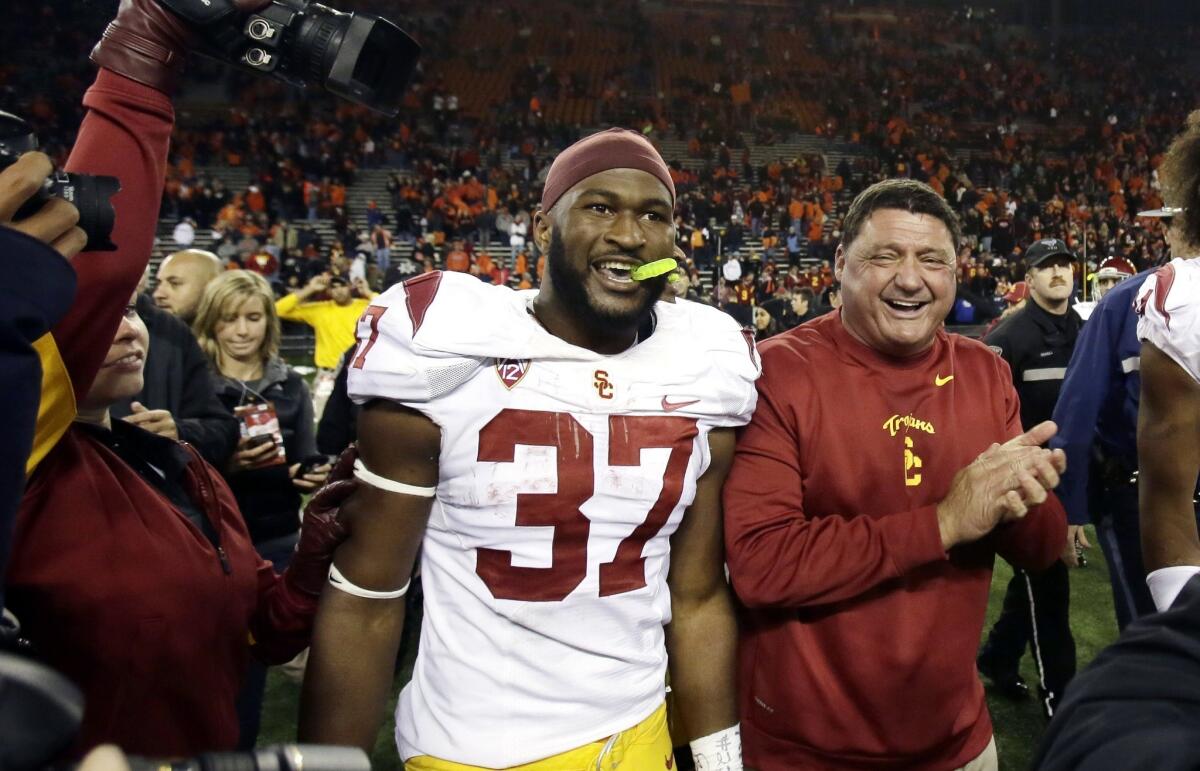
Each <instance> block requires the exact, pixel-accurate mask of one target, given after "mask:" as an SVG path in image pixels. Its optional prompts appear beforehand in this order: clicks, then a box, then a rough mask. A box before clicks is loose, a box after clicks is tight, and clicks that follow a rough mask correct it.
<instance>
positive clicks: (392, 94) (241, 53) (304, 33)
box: [158, 0, 421, 116]
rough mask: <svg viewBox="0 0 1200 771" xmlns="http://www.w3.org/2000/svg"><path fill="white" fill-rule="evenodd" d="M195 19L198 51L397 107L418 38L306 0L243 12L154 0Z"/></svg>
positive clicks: (388, 109) (206, 0)
mask: <svg viewBox="0 0 1200 771" xmlns="http://www.w3.org/2000/svg"><path fill="white" fill-rule="evenodd" d="M158 1H159V2H160V3H161V4H162V5H163V6H164V7H166V8H168V9H170V10H171V11H172V12H174V13H175V14H176V15H178V16H179V17H181V18H182V19H184V20H185V21H187V22H188V23H189V24H191V25H193V26H194V27H195V28H196V30H197V31H198V32H199V33H200V36H201V38H202V40H203V42H204V45H203V46H202V47H201V48H199V49H198V51H197V52H198V53H200V54H202V55H205V56H209V57H211V58H214V59H217V60H219V61H222V62H226V63H229V64H234V65H238V66H240V67H243V68H245V69H248V70H251V71H253V72H261V73H267V74H270V75H274V76H275V77H277V78H279V79H280V80H284V81H286V82H288V83H291V84H293V85H297V86H301V87H307V86H314V85H315V86H320V87H321V88H324V89H325V90H326V91H329V92H330V93H332V94H336V95H337V96H340V97H342V98H344V99H349V100H350V101H352V102H357V103H359V104H363V105H366V106H367V107H369V108H371V109H372V110H376V111H377V112H381V113H384V114H385V115H389V116H391V115H395V114H396V113H398V112H399V111H400V97H401V96H402V95H403V94H404V88H405V86H406V85H407V83H408V79H409V77H411V76H412V74H413V71H414V70H415V69H416V66H417V59H418V58H419V57H420V54H421V46H420V45H418V44H417V42H416V41H415V40H413V39H412V38H411V37H409V36H408V35H407V34H406V33H405V32H404V31H403V30H401V29H400V28H399V27H397V26H396V25H395V24H393V23H392V22H390V21H388V20H387V19H385V18H383V17H380V16H375V15H374V14H369V13H344V12H342V11H338V10H335V9H333V8H330V7H328V6H325V5H321V4H320V3H315V2H310V1H309V0H272V2H271V3H269V4H268V5H267V6H266V7H264V8H261V9H259V10H258V11H256V12H254V13H242V12H241V11H239V10H238V9H237V8H236V7H235V6H234V4H233V0H158Z"/></svg>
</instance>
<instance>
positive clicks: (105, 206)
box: [0, 110, 121, 252]
mask: <svg viewBox="0 0 1200 771" xmlns="http://www.w3.org/2000/svg"><path fill="white" fill-rule="evenodd" d="M36 149H38V141H37V135H35V134H34V133H33V129H32V128H30V126H29V124H28V123H26V122H25V121H24V120H23V119H21V118H18V117H17V116H16V115H13V114H12V113H7V112H4V111H3V110H0V171H2V170H4V169H6V168H8V167H9V166H10V165H12V164H13V163H16V161H17V159H18V158H20V157H21V156H22V155H23V154H25V153H27V152H31V151H33V150H36ZM120 189H121V183H120V182H118V181H117V178H116V177H103V176H93V175H91V174H71V173H69V172H66V171H62V170H59V169H56V170H55V171H54V172H53V173H52V174H51V175H50V176H49V177H47V178H46V183H45V185H43V186H42V189H41V190H39V191H37V193H35V194H34V195H33V197H31V198H30V199H29V200H28V201H26V202H25V204H24V205H22V206H21V208H20V209H18V210H17V213H16V215H15V216H16V219H23V218H25V217H28V216H29V215H31V214H33V213H35V212H36V211H37V210H38V209H40V208H42V206H44V205H45V204H46V201H48V200H50V199H51V198H62V199H65V200H66V201H68V202H70V203H73V204H75V208H76V209H78V210H79V227H80V228H82V229H83V232H84V233H86V234H87V239H88V240H87V246H86V247H84V251H88V252H111V251H113V250H114V249H116V248H117V247H116V246H115V245H114V244H113V242H112V241H110V240H109V239H110V237H111V236H112V229H113V222H114V221H115V220H116V216H117V215H116V212H115V211H113V207H112V204H111V203H110V202H109V199H110V198H112V197H113V196H114V195H116V193H117V191H119V190H120Z"/></svg>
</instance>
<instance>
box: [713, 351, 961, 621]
mask: <svg viewBox="0 0 1200 771" xmlns="http://www.w3.org/2000/svg"><path fill="white" fill-rule="evenodd" d="M764 355H769V354H764ZM793 371H794V367H790V366H788V365H787V363H786V362H777V363H776V366H774V367H769V366H767V364H766V362H764V365H763V376H762V378H760V379H759V381H758V407H757V409H756V410H755V412H754V417H753V418H752V419H751V421H750V424H749V425H747V426H746V427H745V428H744V429H743V430H742V433H741V435H740V436H739V437H738V444H737V452H736V453H735V455H734V461H733V466H732V468H731V469H730V471H729V476H728V477H727V479H726V481H725V487H724V492H723V498H724V504H725V545H726V547H725V548H726V560H727V562H728V565H729V575H730V580H731V581H732V583H733V588H734V590H735V591H736V592H737V595H738V597H739V598H741V600H742V602H744V603H745V604H746V605H749V606H751V607H771V606H777V607H800V606H803V605H810V604H825V603H833V602H839V601H842V600H847V599H850V598H853V597H857V596H859V595H861V594H864V593H865V592H867V591H869V590H870V589H872V588H874V587H875V586H877V585H878V584H880V583H882V582H884V581H887V580H889V579H892V578H895V577H897V576H900V575H903V574H905V573H907V572H908V571H910V570H912V569H913V568H915V567H917V566H919V565H924V564H927V563H929V562H933V561H936V560H941V559H945V558H946V553H945V552H944V551H943V550H942V541H941V535H940V534H939V531H938V525H937V511H936V507H934V506H923V507H921V508H918V509H914V510H912V511H904V512H898V513H896V514H891V515H888V516H886V517H881V518H873V517H868V516H862V515H860V516H853V517H848V518H842V517H837V516H830V517H821V518H817V519H809V518H807V517H805V514H804V500H803V494H802V492H801V490H802V473H801V459H800V452H799V448H800V436H799V431H800V426H799V425H797V424H796V422H795V421H794V420H793V419H792V418H791V415H794V414H795V413H794V412H793V411H791V410H788V409H786V408H785V407H784V406H783V403H784V402H783V400H784V399H785V398H786V396H783V395H786V394H787V393H788V386H787V385H786V383H778V384H777V383H776V382H775V381H774V380H773V379H772V377H771V374H770V373H773V372H774V373H782V374H781V375H780V377H781V378H782V379H783V380H784V381H786V380H787V379H788V378H789V377H790V376H791V373H792V372H793ZM791 387H792V388H794V387H795V386H794V385H793V386H791ZM777 393H778V394H780V395H781V396H779V397H777V396H776V394H777ZM785 416H786V417H785Z"/></svg>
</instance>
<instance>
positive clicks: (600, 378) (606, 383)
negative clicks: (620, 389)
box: [592, 369, 613, 399]
mask: <svg viewBox="0 0 1200 771" xmlns="http://www.w3.org/2000/svg"><path fill="white" fill-rule="evenodd" d="M592 387H594V388H595V389H596V393H597V394H599V395H600V398H601V399H611V398H613V384H612V381H611V380H609V379H608V373H607V372H605V371H604V370H602V369H598V370H596V374H595V375H593V376H592Z"/></svg>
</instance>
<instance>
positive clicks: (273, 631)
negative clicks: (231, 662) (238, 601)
mask: <svg viewBox="0 0 1200 771" xmlns="http://www.w3.org/2000/svg"><path fill="white" fill-rule="evenodd" d="M318 599H320V598H319V597H317V596H314V595H310V594H307V593H305V592H302V591H299V590H297V589H295V588H293V587H292V586H290V585H289V584H288V582H287V581H285V580H284V578H283V576H281V575H279V574H277V573H276V572H275V568H274V566H273V565H272V564H271V563H270V562H267V561H266V560H264V559H261V558H260V559H259V563H258V606H257V608H256V610H255V612H254V616H253V618H251V619H250V636H251V638H252V639H253V641H254V644H253V646H252V647H251V649H250V651H251V653H253V654H254V657H255V658H256V659H258V660H259V661H261V662H263V663H264V664H284V663H287V662H288V661H291V660H292V659H293V658H295V657H296V654H298V653H300V651H302V650H304V649H305V648H307V647H308V644H309V641H310V640H311V638H312V628H313V620H314V619H315V618H316V616H317V601H318Z"/></svg>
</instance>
